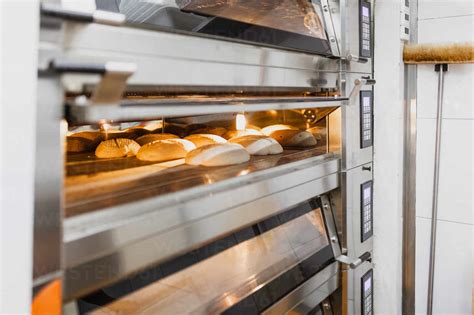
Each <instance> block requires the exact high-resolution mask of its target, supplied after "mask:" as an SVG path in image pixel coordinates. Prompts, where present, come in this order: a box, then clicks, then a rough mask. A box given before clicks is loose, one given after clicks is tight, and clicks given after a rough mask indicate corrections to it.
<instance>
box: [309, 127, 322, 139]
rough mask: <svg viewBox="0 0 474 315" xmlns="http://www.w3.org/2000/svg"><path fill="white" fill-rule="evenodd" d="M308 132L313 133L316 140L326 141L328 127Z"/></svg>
mask: <svg viewBox="0 0 474 315" xmlns="http://www.w3.org/2000/svg"><path fill="white" fill-rule="evenodd" d="M306 131H307V132H311V134H312V135H313V136H314V137H315V138H316V140H322V139H326V127H319V126H316V127H312V128H309V129H306Z"/></svg>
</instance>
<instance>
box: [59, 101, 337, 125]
mask: <svg viewBox="0 0 474 315" xmlns="http://www.w3.org/2000/svg"><path fill="white" fill-rule="evenodd" d="M345 100H346V98H341V97H333V98H328V97H304V98H303V97H300V98H298V97H294V98H276V97H274V98H260V99H258V98H254V99H248V98H246V99H244V98H238V97H235V98H225V99H215V98H209V99H197V100H195V101H194V102H192V101H191V100H181V101H177V100H163V101H160V100H143V101H126V102H123V103H122V104H119V105H116V104H112V105H85V106H84V105H80V104H79V105H70V106H69V107H68V117H67V118H68V121H69V122H71V123H95V122H98V121H100V120H102V119H107V120H111V121H138V120H143V119H152V118H161V117H180V116H193V115H204V114H218V113H235V112H242V111H245V112H256V111H265V110H285V109H303V108H315V107H337V106H342V104H344V101H345Z"/></svg>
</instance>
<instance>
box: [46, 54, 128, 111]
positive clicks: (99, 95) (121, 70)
mask: <svg viewBox="0 0 474 315" xmlns="http://www.w3.org/2000/svg"><path fill="white" fill-rule="evenodd" d="M50 68H51V69H52V70H53V71H55V72H58V73H86V74H88V73H89V74H100V75H102V78H101V80H100V82H99V84H97V86H96V87H95V89H94V91H93V92H92V96H91V98H90V100H88V101H87V104H89V103H91V104H114V103H117V102H119V101H120V99H121V98H122V95H123V92H124V90H125V87H126V86H127V79H128V78H129V77H130V76H131V75H132V74H133V73H134V72H135V71H136V69H137V66H136V65H135V64H133V63H124V62H106V63H102V64H86V63H76V62H69V61H61V60H54V61H53V62H52V63H51V65H50ZM82 105H86V104H82Z"/></svg>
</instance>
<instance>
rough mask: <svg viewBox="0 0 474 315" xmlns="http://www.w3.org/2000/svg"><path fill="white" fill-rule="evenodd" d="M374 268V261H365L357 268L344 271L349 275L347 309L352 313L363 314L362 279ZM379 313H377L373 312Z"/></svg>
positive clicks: (353, 314)
mask: <svg viewBox="0 0 474 315" xmlns="http://www.w3.org/2000/svg"><path fill="white" fill-rule="evenodd" d="M372 268H373V265H372V263H370V262H364V263H363V264H362V265H360V266H359V267H357V269H349V270H345V271H343V273H346V276H347V310H348V313H347V314H350V315H361V314H362V312H361V311H362V310H361V304H362V292H361V279H362V276H363V275H364V274H366V273H367V271H369V270H370V269H372ZM373 314H377V313H373Z"/></svg>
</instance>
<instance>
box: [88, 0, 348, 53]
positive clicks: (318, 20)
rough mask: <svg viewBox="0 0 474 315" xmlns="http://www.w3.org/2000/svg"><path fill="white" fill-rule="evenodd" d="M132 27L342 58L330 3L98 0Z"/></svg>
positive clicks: (315, 0) (316, 0)
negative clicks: (171, 31)
mask: <svg viewBox="0 0 474 315" xmlns="http://www.w3.org/2000/svg"><path fill="white" fill-rule="evenodd" d="M96 3H97V9H100V10H106V11H112V12H116V13H121V14H124V15H125V17H126V19H127V21H128V23H129V24H130V25H141V26H146V27H151V28H155V27H158V28H163V29H169V30H173V31H178V32H183V31H184V32H192V33H194V34H201V35H202V34H204V35H211V36H218V37H221V38H227V39H232V40H239V41H246V42H253V43H257V44H259V45H270V46H274V47H279V48H284V49H292V50H299V51H304V52H309V53H315V54H319V55H324V56H339V47H338V41H337V39H336V35H335V28H334V21H333V18H332V16H331V14H332V13H331V12H332V11H333V10H331V9H330V8H329V3H328V1H327V0H322V1H320V0H312V1H311V0H297V1H293V0H283V1H282V0H279V1H275V0H264V1H261V0H251V1H249V0H245V1H244V0H225V1H216V0H167V1H135V0H97V1H96Z"/></svg>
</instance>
